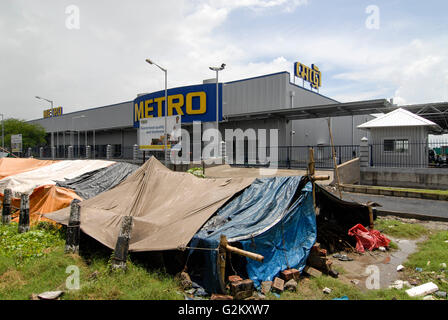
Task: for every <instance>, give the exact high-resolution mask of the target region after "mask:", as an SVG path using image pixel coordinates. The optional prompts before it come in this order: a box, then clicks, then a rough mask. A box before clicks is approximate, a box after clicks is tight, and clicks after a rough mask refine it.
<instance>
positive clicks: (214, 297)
mask: <svg viewBox="0 0 448 320" xmlns="http://www.w3.org/2000/svg"><path fill="white" fill-rule="evenodd" d="M210 300H233V297H232V296H228V295H225V294H216V293H214V294H212V296H211V298H210Z"/></svg>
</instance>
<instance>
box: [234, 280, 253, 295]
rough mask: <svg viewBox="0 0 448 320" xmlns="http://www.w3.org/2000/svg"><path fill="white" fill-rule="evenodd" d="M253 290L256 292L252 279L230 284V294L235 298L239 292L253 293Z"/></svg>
mask: <svg viewBox="0 0 448 320" xmlns="http://www.w3.org/2000/svg"><path fill="white" fill-rule="evenodd" d="M253 290H254V282H253V281H252V280H250V279H246V280H242V281H236V282H231V283H230V294H231V295H232V296H235V295H236V294H237V293H238V292H241V291H253ZM243 299H244V298H243Z"/></svg>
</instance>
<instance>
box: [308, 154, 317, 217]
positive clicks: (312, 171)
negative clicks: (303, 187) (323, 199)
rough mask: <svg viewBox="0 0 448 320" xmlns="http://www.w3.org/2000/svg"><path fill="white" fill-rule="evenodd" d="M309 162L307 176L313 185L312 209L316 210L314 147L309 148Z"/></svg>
mask: <svg viewBox="0 0 448 320" xmlns="http://www.w3.org/2000/svg"><path fill="white" fill-rule="evenodd" d="M309 158H310V159H309V163H308V177H309V178H310V180H311V183H312V185H313V207H314V210H316V186H315V182H314V179H313V177H314V174H315V173H316V164H315V162H314V149H313V148H310V149H309Z"/></svg>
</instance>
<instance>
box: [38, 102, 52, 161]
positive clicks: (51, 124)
mask: <svg viewBox="0 0 448 320" xmlns="http://www.w3.org/2000/svg"><path fill="white" fill-rule="evenodd" d="M36 99H39V100H45V101H47V102H50V103H51V125H52V126H53V128H52V129H51V157H52V158H53V159H54V151H53V147H54V136H53V131H54V120H53V117H54V109H53V101H52V100H48V99H45V98H42V97H39V96H36Z"/></svg>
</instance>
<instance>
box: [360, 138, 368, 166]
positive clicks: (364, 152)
mask: <svg viewBox="0 0 448 320" xmlns="http://www.w3.org/2000/svg"><path fill="white" fill-rule="evenodd" d="M359 165H360V167H361V168H366V167H368V166H369V139H367V138H366V137H364V138H362V139H361V143H360V145H359Z"/></svg>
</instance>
